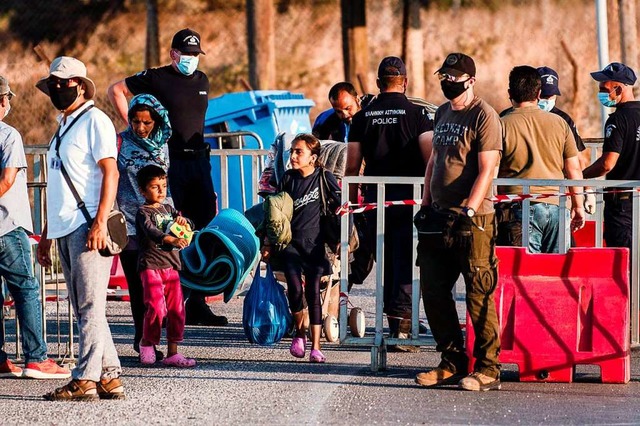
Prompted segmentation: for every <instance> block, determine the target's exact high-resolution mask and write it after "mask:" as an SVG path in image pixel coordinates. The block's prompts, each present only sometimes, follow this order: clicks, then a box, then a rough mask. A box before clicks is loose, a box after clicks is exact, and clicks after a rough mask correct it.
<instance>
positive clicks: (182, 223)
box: [175, 216, 187, 226]
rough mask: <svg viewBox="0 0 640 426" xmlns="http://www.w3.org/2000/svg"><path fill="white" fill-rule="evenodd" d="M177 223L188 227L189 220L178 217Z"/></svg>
mask: <svg viewBox="0 0 640 426" xmlns="http://www.w3.org/2000/svg"><path fill="white" fill-rule="evenodd" d="M175 222H176V223H177V224H178V225H180V226H186V225H187V219H185V218H184V217H183V216H177V217H176V218H175Z"/></svg>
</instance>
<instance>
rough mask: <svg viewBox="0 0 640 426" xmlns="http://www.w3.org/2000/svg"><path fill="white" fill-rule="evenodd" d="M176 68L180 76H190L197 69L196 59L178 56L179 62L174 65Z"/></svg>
mask: <svg viewBox="0 0 640 426" xmlns="http://www.w3.org/2000/svg"><path fill="white" fill-rule="evenodd" d="M176 66H177V67H178V71H180V72H181V73H182V74H184V75H191V74H193V73H194V72H195V71H196V69H198V57H197V56H189V55H180V60H179V61H178V62H177V63H176Z"/></svg>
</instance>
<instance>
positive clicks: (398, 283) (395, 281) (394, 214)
mask: <svg viewBox="0 0 640 426" xmlns="http://www.w3.org/2000/svg"><path fill="white" fill-rule="evenodd" d="M365 214H366V220H367V225H368V229H369V241H371V242H372V247H373V249H374V250H375V247H376V244H377V241H378V239H377V227H376V212H375V210H373V211H370V212H366V213H365ZM412 218H413V210H412V208H411V207H410V206H392V207H389V208H387V211H386V216H385V229H384V313H385V314H387V315H388V316H394V317H402V318H411V273H412V271H413V267H414V266H413V263H412V261H411V259H412V254H413V244H412V238H413V220H412ZM374 255H375V251H374ZM392 323H393V321H392V322H390V325H392ZM395 331H397V330H391V332H395Z"/></svg>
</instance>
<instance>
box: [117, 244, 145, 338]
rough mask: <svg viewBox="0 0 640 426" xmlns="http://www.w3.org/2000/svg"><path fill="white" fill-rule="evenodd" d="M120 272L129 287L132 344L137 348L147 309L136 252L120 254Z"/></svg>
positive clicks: (130, 251) (126, 251) (128, 251)
mask: <svg viewBox="0 0 640 426" xmlns="http://www.w3.org/2000/svg"><path fill="white" fill-rule="evenodd" d="M120 262H121V263H122V270H123V271H124V276H125V278H126V279H127V286H128V287H129V302H130V303H131V316H132V317H133V328H134V335H133V344H134V346H135V347H136V348H137V347H138V345H139V344H140V339H142V323H143V322H144V314H145V312H146V310H147V308H146V307H145V306H144V297H143V294H144V293H143V291H142V281H141V280H140V274H139V273H138V250H124V251H123V252H122V253H120Z"/></svg>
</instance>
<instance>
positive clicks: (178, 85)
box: [107, 28, 227, 325]
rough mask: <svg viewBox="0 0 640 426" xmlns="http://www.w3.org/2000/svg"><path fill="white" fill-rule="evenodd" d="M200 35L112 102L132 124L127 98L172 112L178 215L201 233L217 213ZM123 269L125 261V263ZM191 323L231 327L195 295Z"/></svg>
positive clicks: (183, 35) (183, 33)
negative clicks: (146, 98)
mask: <svg viewBox="0 0 640 426" xmlns="http://www.w3.org/2000/svg"><path fill="white" fill-rule="evenodd" d="M200 54H203V55H204V51H203V50H202V49H201V48H200V34H198V33H197V32H196V31H193V30H191V29H189V28H185V29H183V30H180V31H178V32H177V33H176V34H175V35H174V36H173V40H172V42H171V50H170V51H169V55H170V57H171V64H170V65H165V66H163V67H159V68H150V69H147V70H144V71H141V72H139V73H138V74H135V75H132V76H129V77H127V78H125V79H124V80H120V81H118V82H116V83H114V84H112V85H111V86H110V87H109V90H108V92H107V94H108V96H109V100H110V101H111V103H112V105H113V106H114V108H115V109H116V111H117V112H118V114H119V115H120V117H121V118H122V121H123V122H124V123H125V124H128V118H127V113H128V102H127V96H130V95H137V94H140V93H148V94H151V95H153V96H155V97H156V98H157V99H158V100H159V101H160V103H161V104H162V105H164V107H165V108H166V109H167V111H168V113H169V122H170V123H171V128H172V134H171V138H170V139H169V142H168V143H169V162H170V164H169V189H170V192H171V197H172V198H173V202H174V204H175V207H176V209H177V210H178V211H180V212H181V213H182V214H183V215H184V216H186V217H189V218H190V219H191V220H193V222H194V224H195V227H196V229H202V228H203V227H205V226H206V225H207V224H208V223H209V222H211V220H212V219H213V218H214V216H215V215H216V198H217V197H216V193H215V191H214V188H213V181H212V180H211V163H210V162H209V151H210V147H209V145H208V144H206V143H205V142H204V119H205V114H206V112H207V105H208V102H209V99H208V94H209V79H208V78H207V76H206V75H205V74H204V73H203V72H202V71H199V70H198V69H197V68H198V59H199V58H198V55H200ZM123 266H125V265H124V262H123ZM186 311H187V324H206V325H226V324H227V319H226V318H225V317H219V316H215V315H213V314H212V313H211V311H210V310H209V308H208V307H207V305H206V303H205V300H204V295H203V294H201V293H199V292H191V296H190V297H189V299H188V300H187V307H186Z"/></svg>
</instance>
